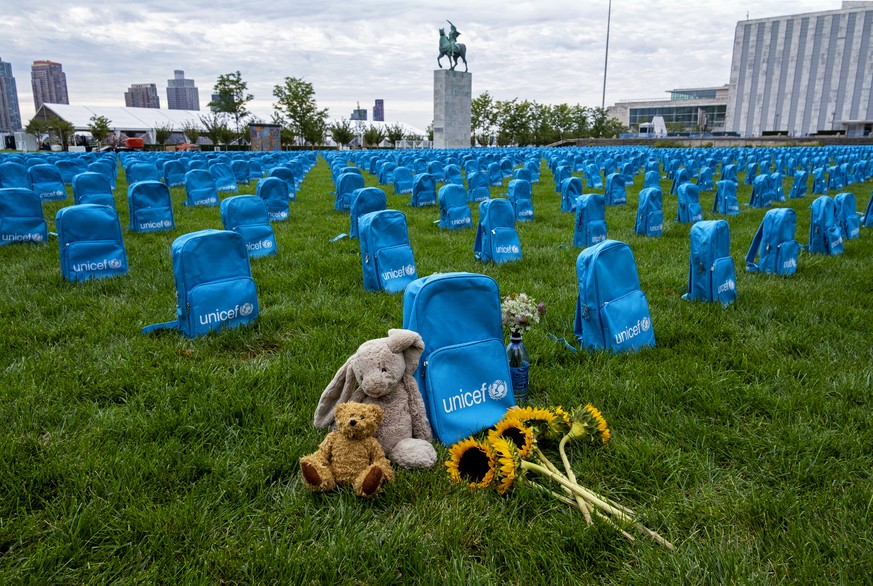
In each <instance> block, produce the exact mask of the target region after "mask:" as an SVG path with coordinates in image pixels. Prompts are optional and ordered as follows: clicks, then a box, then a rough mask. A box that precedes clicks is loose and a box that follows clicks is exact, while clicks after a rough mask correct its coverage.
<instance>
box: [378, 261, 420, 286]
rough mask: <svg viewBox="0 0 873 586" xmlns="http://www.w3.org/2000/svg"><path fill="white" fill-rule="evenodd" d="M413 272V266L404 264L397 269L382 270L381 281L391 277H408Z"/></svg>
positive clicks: (388, 279)
mask: <svg viewBox="0 0 873 586" xmlns="http://www.w3.org/2000/svg"><path fill="white" fill-rule="evenodd" d="M414 274H415V267H414V266H412V265H406V266H403V267H400V268H399V269H394V270H388V271H383V272H382V274H381V277H382V281H383V282H384V281H390V280H391V279H399V278H401V277H409V276H412V275H414Z"/></svg>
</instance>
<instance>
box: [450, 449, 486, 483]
mask: <svg viewBox="0 0 873 586" xmlns="http://www.w3.org/2000/svg"><path fill="white" fill-rule="evenodd" d="M488 470H490V466H489V459H488V454H486V453H485V452H484V451H482V450H481V449H479V448H470V449H469V450H467V451H466V452H464V453H463V455H462V456H461V459H460V460H459V461H458V472H459V473H460V474H461V476H462V477H463V478H464V479H466V480H468V481H470V482H482V480H484V479H485V475H486V474H488Z"/></svg>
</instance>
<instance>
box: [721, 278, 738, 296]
mask: <svg viewBox="0 0 873 586" xmlns="http://www.w3.org/2000/svg"><path fill="white" fill-rule="evenodd" d="M736 288H737V284H736V283H735V282H734V280H733V279H728V280H727V281H725V282H724V283H722V284H721V285H719V286H718V294H719V295H721V294H722V293H727V292H728V291H734V290H736Z"/></svg>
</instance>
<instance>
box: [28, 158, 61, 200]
mask: <svg viewBox="0 0 873 586" xmlns="http://www.w3.org/2000/svg"><path fill="white" fill-rule="evenodd" d="M27 180H28V181H29V182H30V188H31V189H32V190H33V191H35V192H36V194H37V195H38V196H39V197H40V199H42V200H44V201H45V200H54V199H67V189H66V187H65V186H64V180H63V179H62V178H61V172H60V171H58V168H57V167H55V166H54V165H50V164H46V163H42V164H39V165H34V166H32V167H28V168H27Z"/></svg>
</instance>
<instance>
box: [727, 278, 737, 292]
mask: <svg viewBox="0 0 873 586" xmlns="http://www.w3.org/2000/svg"><path fill="white" fill-rule="evenodd" d="M727 286H728V289H730V290H731V291H733V290H734V289H736V288H737V284H736V283H735V282H734V280H733V279H731V280H729V281H728V282H727Z"/></svg>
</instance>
